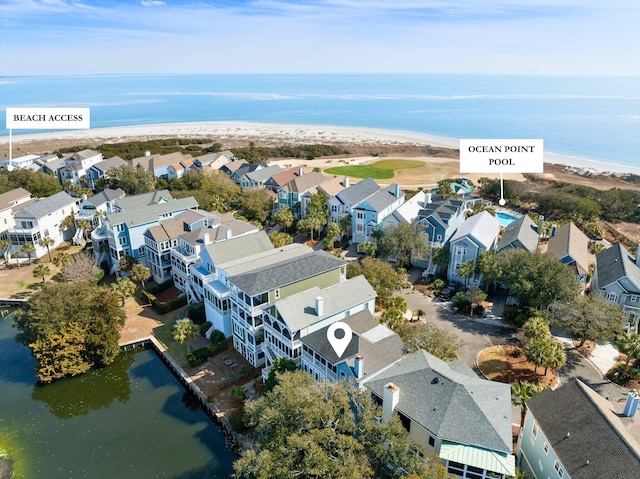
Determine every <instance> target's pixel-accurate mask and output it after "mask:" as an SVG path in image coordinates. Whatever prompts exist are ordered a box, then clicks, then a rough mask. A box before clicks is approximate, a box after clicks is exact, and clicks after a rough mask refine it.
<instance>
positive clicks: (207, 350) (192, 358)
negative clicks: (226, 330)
mask: <svg viewBox="0 0 640 479" xmlns="http://www.w3.org/2000/svg"><path fill="white" fill-rule="evenodd" d="M228 347H229V345H228V344H227V341H226V340H225V341H224V342H218V343H215V344H209V345H208V346H205V347H204V348H199V349H194V350H193V351H191V352H190V353H189V354H187V362H188V363H189V366H192V367H193V366H197V365H198V364H201V363H203V362H205V361H206V360H207V359H209V358H210V357H212V356H215V355H216V354H218V353H221V352H222V351H224V350H225V349H227V348H228Z"/></svg>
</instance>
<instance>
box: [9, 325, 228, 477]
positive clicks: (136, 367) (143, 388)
mask: <svg viewBox="0 0 640 479" xmlns="http://www.w3.org/2000/svg"><path fill="white" fill-rule="evenodd" d="M11 323H12V319H11V317H9V318H5V319H0V391H2V393H1V394H0V450H3V451H8V452H9V455H10V456H11V459H12V460H13V462H14V464H13V468H14V473H19V474H20V476H19V477H24V478H25V479H26V478H35V477H38V478H44V479H57V478H64V479H75V478H101V479H109V478H114V479H115V478H117V479H125V478H132V479H133V478H135V479H140V478H145V479H146V478H171V479H201V478H202V479H204V478H207V479H211V478H228V477H229V476H230V474H231V473H232V471H233V469H232V464H233V461H234V460H235V459H236V456H235V454H234V453H233V452H232V451H231V450H230V449H229V448H228V446H227V444H226V443H225V439H224V436H223V435H222V434H221V433H220V431H219V430H218V429H217V428H216V426H215V425H214V424H213V423H212V422H211V421H210V420H209V419H208V417H207V416H206V414H205V413H204V412H203V411H202V410H201V409H199V408H198V407H197V405H196V404H195V402H194V401H193V400H192V396H191V395H189V394H187V393H186V391H185V389H184V388H183V387H182V386H181V385H180V383H179V382H178V381H177V380H176V379H175V377H174V376H173V375H172V374H171V372H170V371H169V370H168V369H167V368H166V367H165V365H164V364H163V363H162V361H161V360H160V359H159V358H158V356H157V355H156V354H155V353H154V352H153V351H151V350H138V351H127V352H123V353H121V354H119V355H118V358H117V359H116V361H115V362H114V363H113V364H112V365H110V366H109V367H107V368H103V369H97V370H93V371H90V372H89V373H87V374H84V375H82V376H79V377H75V378H70V379H64V380H61V381H57V382H55V383H53V384H49V385H44V386H43V385H38V384H37V381H36V378H35V375H34V372H33V367H34V364H35V360H34V358H33V357H32V355H31V353H30V351H29V349H28V348H26V347H24V346H21V345H19V344H17V343H16V342H15V340H14V337H15V334H16V330H15V329H14V328H13V327H12V325H11ZM5 466H6V464H5ZM1 468H2V466H0V470H1Z"/></svg>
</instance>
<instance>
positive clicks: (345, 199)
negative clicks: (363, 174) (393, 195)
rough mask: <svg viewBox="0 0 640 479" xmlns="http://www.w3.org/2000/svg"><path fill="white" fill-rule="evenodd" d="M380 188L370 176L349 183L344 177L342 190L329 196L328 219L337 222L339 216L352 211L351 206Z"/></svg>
mask: <svg viewBox="0 0 640 479" xmlns="http://www.w3.org/2000/svg"><path fill="white" fill-rule="evenodd" d="M379 190H380V186H379V185H378V183H376V182H375V181H374V180H373V179H372V178H366V179H364V180H360V181H358V182H357V183H355V184H353V185H351V184H350V180H349V178H348V177H345V179H344V190H342V191H340V192H339V193H337V194H336V195H334V196H332V197H331V198H329V201H328V202H327V207H328V208H329V221H330V222H331V223H338V222H339V221H340V218H342V217H343V216H345V215H350V216H351V213H352V210H353V207H354V206H356V205H358V204H360V203H361V202H362V201H364V200H365V199H366V198H368V197H370V196H371V195H373V194H374V193H376V192H378V191H379Z"/></svg>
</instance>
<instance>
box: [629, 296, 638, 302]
mask: <svg viewBox="0 0 640 479" xmlns="http://www.w3.org/2000/svg"><path fill="white" fill-rule="evenodd" d="M629 301H630V302H632V303H637V302H638V296H637V295H635V294H632V295H631V296H630V297H629Z"/></svg>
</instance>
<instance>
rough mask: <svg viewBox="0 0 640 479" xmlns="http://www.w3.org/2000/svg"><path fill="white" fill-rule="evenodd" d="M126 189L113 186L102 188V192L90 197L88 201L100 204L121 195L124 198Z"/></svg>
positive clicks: (94, 204)
mask: <svg viewBox="0 0 640 479" xmlns="http://www.w3.org/2000/svg"><path fill="white" fill-rule="evenodd" d="M124 195H125V193H124V191H123V190H121V189H120V188H116V189H115V190H112V189H111V188H106V189H104V190H102V191H101V192H100V193H97V194H95V195H93V196H92V197H91V198H88V199H87V201H88V202H89V203H91V204H92V205H93V206H100V205H103V204H105V203H106V202H107V201H112V200H115V199H118V198H120V197H122V198H124Z"/></svg>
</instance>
